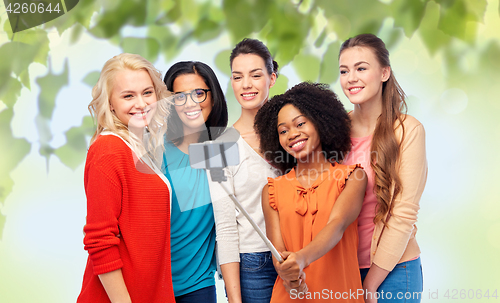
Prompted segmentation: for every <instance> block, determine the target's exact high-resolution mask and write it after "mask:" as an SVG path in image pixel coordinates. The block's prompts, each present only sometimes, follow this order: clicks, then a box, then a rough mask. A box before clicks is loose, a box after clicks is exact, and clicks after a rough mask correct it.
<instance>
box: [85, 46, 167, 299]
mask: <svg viewBox="0 0 500 303" xmlns="http://www.w3.org/2000/svg"><path fill="white" fill-rule="evenodd" d="M168 94H169V93H168V92H167V89H166V87H165V85H164V84H163V82H162V81H161V75H160V73H159V72H158V71H157V70H156V69H155V68H154V67H153V66H152V64H151V63H150V62H148V61H147V60H145V59H144V58H142V57H141V56H139V55H133V54H121V55H118V56H115V57H113V58H111V59H110V60H108V61H107V62H106V64H105V65H104V67H103V69H102V71H101V75H100V78H99V80H98V82H97V84H96V85H95V86H94V88H93V90H92V97H93V100H92V102H91V103H90V105H89V110H90V112H91V114H92V115H93V116H94V118H95V120H96V122H97V130H96V132H95V134H94V136H93V137H92V139H91V145H90V148H89V150H88V154H87V161H86V163H85V177H84V183H85V192H86V195H87V224H86V225H85V227H84V231H85V238H84V244H85V250H87V251H88V253H89V257H88V261H87V266H86V269H85V274H84V277H83V285H82V290H81V293H80V296H79V297H78V300H77V302H92V303H99V302H134V303H138V302H144V303H151V302H175V301H174V294H173V287H172V278H171V270H170V199H171V198H170V192H171V190H170V185H169V183H168V180H166V178H165V177H164V176H163V174H162V173H161V172H160V171H159V170H158V169H157V166H156V165H154V164H153V163H152V161H150V160H154V159H150V158H149V157H148V156H147V154H146V149H147V150H149V149H150V148H152V149H153V150H152V151H153V153H152V154H158V150H161V149H162V142H163V134H164V132H165V129H164V126H165V125H166V123H165V118H166V114H167V108H168V106H167V105H166V104H164V102H165V101H164V98H166V97H167V96H168ZM160 100H161V101H160ZM144 130H147V131H146V132H145V131H144ZM144 133H147V136H144V135H143V134H144ZM160 139H161V140H160ZM143 141H147V145H145V147H146V148H144V146H143V143H142V142H143ZM153 162H154V161H153Z"/></svg>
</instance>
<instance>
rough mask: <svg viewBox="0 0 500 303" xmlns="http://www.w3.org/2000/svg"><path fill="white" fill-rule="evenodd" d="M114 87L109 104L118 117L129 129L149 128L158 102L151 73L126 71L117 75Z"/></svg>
mask: <svg viewBox="0 0 500 303" xmlns="http://www.w3.org/2000/svg"><path fill="white" fill-rule="evenodd" d="M112 85H113V87H112V89H111V96H110V98H109V104H110V109H111V110H112V111H113V112H114V113H115V115H116V117H117V118H118V119H119V120H120V121H121V122H122V123H123V124H125V125H127V127H129V128H130V127H133V128H142V127H145V126H147V125H148V124H149V122H150V120H151V117H152V116H153V113H154V110H155V108H156V101H157V98H156V93H155V89H154V85H153V81H152V80H151V77H150V76H149V73H148V72H147V71H145V70H130V69H124V70H121V71H118V72H117V73H116V76H115V78H114V79H113V84H112Z"/></svg>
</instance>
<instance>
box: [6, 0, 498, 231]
mask: <svg viewBox="0 0 500 303" xmlns="http://www.w3.org/2000/svg"><path fill="white" fill-rule="evenodd" d="M487 4H488V3H487V1H486V0H393V1H376V0H369V1H344V0H308V1H298V0H275V1H269V0H219V1H201V0H199V1H197V0H163V1H158V0H147V1H144V0H120V1H118V0H101V1H97V0H80V1H79V3H78V4H77V6H76V7H75V8H74V9H72V10H71V12H69V13H67V14H65V15H64V16H62V17H60V18H57V19H55V20H53V21H50V22H48V23H46V24H45V25H43V26H40V27H37V28H32V29H28V30H25V31H22V32H19V33H15V34H13V33H12V30H11V29H10V24H9V22H8V21H6V22H5V24H4V27H3V28H4V31H5V32H6V34H7V36H8V37H9V39H10V40H9V41H7V42H5V43H3V44H2V45H0V58H2V60H1V61H0V79H1V81H0V100H1V101H2V102H3V103H4V104H5V105H6V109H4V110H3V111H2V112H0V123H1V124H2V129H1V132H0V142H1V143H2V144H1V146H2V147H1V148H2V156H3V157H2V160H1V161H3V162H2V165H1V168H0V202H1V201H4V200H5V197H6V196H7V195H8V194H9V193H10V191H11V189H12V180H11V179H10V177H9V175H10V172H11V171H12V170H13V169H14V168H15V167H16V166H17V165H18V164H19V162H20V161H22V159H23V157H24V156H25V155H26V154H27V153H28V152H29V150H30V143H28V141H27V140H25V139H22V138H21V139H15V138H14V137H13V135H12V130H11V126H10V124H11V121H12V117H13V107H14V105H15V104H16V101H17V99H18V97H19V95H20V91H21V89H23V88H27V89H31V86H30V83H31V82H30V81H31V80H30V75H29V67H30V65H31V64H34V63H41V64H44V65H45V66H48V68H49V71H48V73H47V75H46V76H44V77H40V78H38V79H36V83H37V85H39V86H40V89H41V93H40V96H39V98H38V105H39V113H38V115H37V116H36V123H37V126H38V130H39V142H40V151H39V152H40V154H42V155H43V156H44V157H46V158H47V161H48V160H49V159H50V157H51V156H52V155H55V156H57V157H59V158H60V160H61V161H62V162H63V163H64V164H66V165H67V166H68V167H71V168H73V169H74V168H76V167H77V166H78V165H79V164H81V163H82V162H83V160H84V157H85V151H86V140H87V139H88V136H89V135H91V134H92V132H93V126H92V121H91V120H90V118H88V117H87V118H85V119H83V121H82V125H81V126H79V127H73V128H71V129H69V130H68V131H67V132H66V133H65V135H66V139H67V143H66V144H65V145H64V146H62V147H59V148H57V149H55V148H53V147H52V146H51V139H52V133H51V131H50V124H51V119H52V113H53V111H54V107H55V104H56V103H55V99H56V97H57V94H58V92H59V90H60V89H61V87H63V86H64V85H66V84H67V83H68V70H69V66H67V64H66V65H65V67H64V71H63V72H62V74H60V75H54V74H53V73H52V72H51V70H50V64H49V58H50V46H49V39H48V38H47V32H48V30H50V29H53V28H55V29H57V31H58V32H59V34H62V33H63V32H64V31H66V30H71V41H72V42H73V43H77V42H78V41H79V39H80V37H81V34H82V33H83V32H88V33H90V34H91V35H93V36H94V37H96V38H102V39H106V41H108V43H110V44H113V45H119V46H120V47H121V48H122V50H123V51H127V52H133V53H138V54H140V55H142V56H144V57H145V58H147V59H149V60H151V61H153V62H154V61H156V60H157V59H158V58H159V57H160V56H163V57H164V59H165V61H169V60H171V59H172V58H173V57H175V56H176V55H177V54H179V53H180V52H181V51H182V50H183V48H184V47H185V45H186V44H187V43H188V42H190V41H197V42H206V41H210V40H213V39H216V38H218V37H219V36H220V35H222V34H228V36H229V38H230V41H231V42H232V43H233V44H235V43H237V42H238V41H240V40H241V39H242V38H244V37H255V38H258V39H261V40H262V41H264V43H266V44H267V45H268V47H269V49H270V50H271V52H272V53H273V54H274V55H275V59H276V60H277V61H278V63H279V65H280V67H284V66H286V65H288V64H290V63H291V66H292V67H293V68H294V69H295V71H296V72H297V74H298V75H299V77H300V79H301V80H311V81H321V82H326V83H330V84H332V83H334V82H336V81H337V78H338V63H337V57H338V48H339V46H340V42H341V41H343V40H345V39H347V38H349V37H351V36H354V35H356V34H359V33H366V32H370V33H374V34H377V33H378V32H379V30H380V29H381V28H382V26H383V24H384V22H385V21H386V20H393V24H394V28H393V29H392V33H391V34H390V36H389V39H387V40H386V42H387V45H388V47H389V48H390V47H391V46H392V45H395V44H396V43H397V42H398V40H399V39H401V38H402V37H403V36H402V34H401V33H404V36H406V37H412V36H413V35H420V37H421V38H422V41H423V42H424V43H425V45H426V47H427V49H428V51H429V53H430V54H437V53H442V54H444V56H445V57H446V58H447V60H446V66H445V69H446V70H447V71H448V72H449V73H448V74H450V75H453V77H460V76H464V75H465V74H466V73H467V72H468V71H465V70H461V69H460V67H459V66H460V65H459V64H457V62H458V60H460V56H459V55H460V54H457V53H456V52H454V51H453V47H455V46H456V43H453V42H454V41H459V42H461V43H462V44H465V45H466V46H465V47H462V52H467V51H470V50H475V47H476V46H475V42H476V40H477V30H476V29H477V26H478V24H479V23H482V22H483V21H484V13H485V10H486V6H487ZM499 13H500V7H499ZM91 20H92V22H91ZM124 26H134V27H145V28H146V29H147V34H146V36H147V37H129V36H124V35H123V34H122V32H123V31H122V29H123V27H124ZM229 53H230V50H228V49H225V50H221V52H220V53H219V54H218V55H217V56H216V58H215V64H216V66H217V68H219V70H221V71H222V72H223V73H225V74H226V75H229V73H230V70H229V59H228V58H229ZM476 53H477V54H478V56H480V58H481V60H478V61H480V62H481V66H482V67H484V68H485V69H487V70H490V69H492V68H497V67H496V65H498V64H491V62H498V60H496V58H499V57H500V48H499V45H498V43H497V42H495V41H492V42H491V44H490V47H488V48H487V49H486V50H484V56H486V58H492V60H491V61H490V60H486V59H485V58H483V57H482V56H483V54H482V53H481V52H478V51H477V50H476ZM3 58H8V60H4V59H3ZM97 78H98V72H95V71H89V74H88V75H87V76H86V77H85V78H84V79H82V81H83V82H84V83H86V84H89V85H93V83H95V81H96V80H97ZM287 86H288V79H287V78H286V76H285V75H281V76H280V77H279V78H278V82H277V83H276V85H275V87H274V88H273V89H272V92H271V93H272V94H276V93H280V92H283V91H284V90H285V89H286V88H287ZM227 92H228V96H227V97H228V100H230V99H231V97H232V92H231V89H230V87H228V91H227ZM2 222H3V219H2V217H1V213H0V235H1V231H2V228H1V227H2Z"/></svg>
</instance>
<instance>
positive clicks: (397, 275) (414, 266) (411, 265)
mask: <svg viewBox="0 0 500 303" xmlns="http://www.w3.org/2000/svg"><path fill="white" fill-rule="evenodd" d="M359 271H360V274H361V281H364V280H365V277H366V274H367V273H368V268H361V269H360V270H359ZM422 292H423V276H422V264H421V263H420V257H419V258H418V259H415V260H412V261H407V262H402V263H399V264H397V265H396V267H394V269H393V270H392V271H391V272H390V273H389V275H387V277H386V278H385V280H384V282H382V284H380V286H379V288H378V290H377V294H374V296H375V297H377V298H378V303H385V302H390V303H420V301H421V300H422Z"/></svg>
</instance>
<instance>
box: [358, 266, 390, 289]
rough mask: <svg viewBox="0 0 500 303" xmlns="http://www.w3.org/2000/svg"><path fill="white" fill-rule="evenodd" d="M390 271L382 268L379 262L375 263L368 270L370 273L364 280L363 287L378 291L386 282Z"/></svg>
mask: <svg viewBox="0 0 500 303" xmlns="http://www.w3.org/2000/svg"><path fill="white" fill-rule="evenodd" d="M389 273H390V271H387V270H385V269H382V268H380V267H379V266H377V264H375V263H373V264H372V266H371V267H370V270H368V274H367V275H366V278H365V280H364V282H363V287H364V288H365V289H368V290H373V291H377V289H378V287H379V286H380V284H382V282H384V280H385V278H386V277H387V275H388V274H389Z"/></svg>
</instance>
